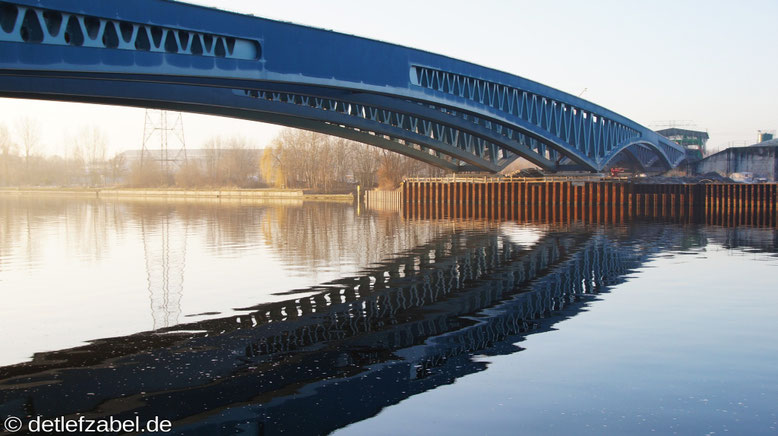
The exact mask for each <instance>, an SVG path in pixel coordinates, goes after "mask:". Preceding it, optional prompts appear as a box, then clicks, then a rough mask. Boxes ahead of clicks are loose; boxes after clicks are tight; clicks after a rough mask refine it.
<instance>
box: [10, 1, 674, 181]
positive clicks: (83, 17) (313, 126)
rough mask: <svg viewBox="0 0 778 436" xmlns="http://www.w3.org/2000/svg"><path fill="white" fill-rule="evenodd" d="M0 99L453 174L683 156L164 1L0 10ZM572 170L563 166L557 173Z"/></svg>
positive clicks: (360, 46) (525, 88)
mask: <svg viewBox="0 0 778 436" xmlns="http://www.w3.org/2000/svg"><path fill="white" fill-rule="evenodd" d="M0 95H3V96H10V97H20V98H43V99H53V100H66V101H85V102H97V103H106V104H117V105H138V106H148V107H167V108H170V109H177V110H190V111H196V112H202V113H209V114H216V115H225V116H235V117H240V118H246V119H252V120H258V121H265V122H271V123H278V124H283V125H287V126H293V127H300V128H306V129H310V130H317V131H321V132H325V133H329V134H334V135H339V136H343V137H347V138H350V139H355V140H358V141H362V142H366V143H369V144H372V145H375V146H378V147H382V148H386V149H390V150H393V151H398V152H401V153H404V154H406V155H408V156H411V157H414V158H417V159H420V160H423V161H425V162H428V163H430V164H433V165H436V166H440V167H443V168H446V169H449V170H452V171H462V170H473V169H475V170H480V171H487V172H497V171H500V170H501V169H503V168H505V166H507V165H508V164H509V163H510V162H512V161H514V160H515V159H517V158H519V157H524V158H526V159H528V160H530V161H531V162H533V163H535V164H537V165H539V166H541V167H543V168H546V169H552V170H553V169H555V168H557V167H558V166H559V163H560V162H562V161H566V162H572V163H573V164H574V165H577V167H578V168H580V169H585V170H591V171H600V170H602V169H603V168H606V167H607V166H608V163H609V162H610V161H611V160H613V159H614V158H615V157H616V156H619V155H620V154H621V153H622V152H625V150H629V153H630V156H631V157H632V158H635V159H637V160H638V161H639V162H640V164H641V166H643V167H650V166H652V165H653V164H655V163H657V162H661V163H662V164H664V165H665V166H667V167H673V166H676V165H678V164H679V163H680V162H681V161H682V160H683V158H684V156H685V155H684V150H683V148H682V147H680V146H678V145H677V144H675V143H673V142H671V141H669V140H667V139H666V138H663V137H661V136H659V135H658V134H656V133H655V132H653V131H651V130H649V129H647V128H645V127H643V126H641V125H639V124H637V123H635V122H633V121H631V120H628V119H626V118H624V117H622V116H620V115H618V114H616V113H613V112H611V111H609V110H607V109H605V108H603V107H600V106H597V105H595V104H593V103H590V102H588V101H586V100H583V99H580V98H578V97H575V96H572V95H570V94H566V93H564V92H561V91H558V90H556V89H553V88H550V87H547V86H545V85H542V84H539V83H537V82H532V81H530V80H527V79H524V78H521V77H517V76H513V75H510V74H506V73H502V72H499V71H495V70H491V69H488V68H484V67H480V66H477V65H473V64H470V63H467V62H462V61H457V60H454V59H450V58H447V57H443V56H439V55H435V54H431V53H427V52H422V51H419V50H414V49H410V48H405V47H399V46H395V45H391V44H386V43H382V42H377V41H372V40H367V39H363V38H359V37H354V36H350V35H343V34H338V33H334V32H328V31H323V30H319V29H313V28H309V27H304V26H298V25H294V24H290V23H281V22H276V21H272V20H267V19H263V18H257V17H252V16H246V15H240V14H234V13H229V12H224V11H219V10H215V9H209V8H204V7H199V6H193V5H188V4H183V3H176V2H169V1H164V0H135V1H133V2H123V1H119V0H79V1H76V0H60V1H53V0H14V1H2V2H0ZM566 166H569V165H566Z"/></svg>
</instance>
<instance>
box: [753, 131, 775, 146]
mask: <svg viewBox="0 0 778 436" xmlns="http://www.w3.org/2000/svg"><path fill="white" fill-rule="evenodd" d="M773 138H775V130H759V133H758V136H757V139H756V143H757V144H759V143H762V142H765V141H769V140H771V139H773Z"/></svg>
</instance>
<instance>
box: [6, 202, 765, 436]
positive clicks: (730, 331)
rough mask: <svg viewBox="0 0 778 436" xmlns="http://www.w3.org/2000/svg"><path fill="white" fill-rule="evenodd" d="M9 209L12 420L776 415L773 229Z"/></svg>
mask: <svg viewBox="0 0 778 436" xmlns="http://www.w3.org/2000/svg"><path fill="white" fill-rule="evenodd" d="M0 213H1V214H2V215H3V218H4V219H3V220H2V222H0V226H1V227H0V236H1V237H2V239H0V290H1V292H2V295H3V300H4V304H3V305H2V306H0V327H2V332H3V334H4V335H3V336H4V338H5V339H4V344H3V348H2V351H0V365H5V366H2V367H0V415H3V414H16V415H19V416H22V415H38V414H40V415H44V416H51V417H54V416H60V415H67V414H71V413H86V414H87V415H89V416H93V417H99V416H108V415H110V416H115V417H129V416H134V414H139V415H141V416H143V417H153V416H155V415H158V416H161V417H165V418H168V419H171V420H174V421H176V422H177V423H178V425H177V427H176V428H177V429H178V431H179V432H180V433H184V434H233V433H235V432H240V431H245V432H249V434H276V433H281V432H291V433H293V434H320V433H327V432H330V431H334V430H337V429H339V428H341V429H342V430H341V431H343V432H345V433H349V432H350V433H354V434H362V433H385V434H398V433H417V434H419V433H424V434H429V433H442V432H445V433H459V434H469V433H506V432H511V433H513V432H515V431H519V430H520V431H524V432H527V433H529V434H537V433H559V434H570V433H591V434H599V433H602V432H608V429H610V432H614V433H625V432H626V433H631V434H638V433H644V432H645V433H649V432H653V431H659V432H663V433H671V432H681V433H688V432H700V433H706V432H711V431H716V432H723V431H726V430H729V431H738V430H740V432H748V433H751V434H758V433H765V434H766V433H771V432H775V428H776V424H775V423H776V408H775V404H776V401H777V400H778V392H776V390H777V388H776V384H775V380H778V370H776V366H775V365H773V363H774V362H775V361H776V358H777V357H778V347H777V346H776V345H773V344H774V343H775V342H776V341H774V340H773V336H774V334H775V333H777V332H778V322H776V321H775V319H776V318H775V316H774V313H775V309H776V308H778V304H776V303H778V298H777V297H776V295H775V293H774V290H775V279H774V277H775V273H776V271H778V269H776V267H778V261H777V260H776V255H775V253H776V250H775V246H776V232H775V231H774V230H772V229H752V228H739V229H738V228H735V229H726V228H721V227H703V226H676V225H668V224H651V223H633V224H627V225H621V226H611V227H607V226H591V225H582V224H575V223H573V224H564V225H559V224H557V225H552V224H528V223H515V222H514V223H511V222H502V223H496V222H485V221H465V222H454V221H447V220H404V219H402V218H401V216H400V215H399V214H396V213H373V212H358V211H357V210H356V209H355V208H354V207H352V206H351V205H343V204H328V203H301V202H299V203H295V202H285V203H283V204H266V203H264V204H263V203H237V202H236V203H232V202H218V201H208V200H197V201H191V200H190V201H186V200H181V201H168V202H165V201H139V200H138V201H135V200H116V201H102V200H96V199H72V198H70V199H66V198H45V197H0ZM605 294H608V295H607V296H605ZM537 333H542V334H537ZM101 338H106V339H101ZM523 349H527V351H525V352H522V353H517V351H521V350H523ZM487 356H488V357H487ZM452 383H453V384H452ZM63 398H68V401H67V402H63V401H61V399H63ZM217 410H218V411H219V413H218V414H215V413H213V411H217ZM360 421H361V422H360ZM346 426H347V427H346ZM609 426H610V427H609ZM343 427H346V428H343Z"/></svg>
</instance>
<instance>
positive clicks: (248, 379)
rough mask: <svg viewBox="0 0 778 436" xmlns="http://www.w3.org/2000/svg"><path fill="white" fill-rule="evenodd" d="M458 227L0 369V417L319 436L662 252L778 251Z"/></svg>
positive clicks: (626, 231) (731, 234)
mask: <svg viewBox="0 0 778 436" xmlns="http://www.w3.org/2000/svg"><path fill="white" fill-rule="evenodd" d="M451 223H452V225H451V230H450V232H448V233H445V234H440V235H438V236H436V237H435V238H433V239H431V240H430V241H429V242H426V243H424V244H422V245H420V246H418V247H417V248H415V249H413V250H410V251H406V252H403V253H400V254H397V255H395V256H392V257H391V258H389V259H387V260H385V261H384V262H381V263H378V264H376V265H374V266H373V267H371V268H370V269H368V270H366V271H364V272H363V273H361V274H358V275H355V276H353V277H347V278H343V279H339V280H336V281H332V282H328V283H324V284H322V285H319V286H316V287H313V288H310V289H303V290H297V291H291V292H289V293H288V294H289V295H288V299H286V300H283V301H280V302H276V303H268V304H259V305H257V306H254V307H248V308H243V309H241V310H240V314H239V315H233V316H228V317H222V318H218V319H211V320H204V321H198V322H193V323H189V324H179V325H177V326H174V327H168V328H163V329H159V330H156V331H151V332H143V333H138V334H134V335H129V336H124V337H116V338H106V339H100V340H96V341H92V342H91V343H89V344H88V345H85V346H82V347H77V348H72V349H67V350H60V351H53V352H45V353H38V354H36V355H35V356H34V359H33V360H32V361H30V362H25V363H21V364H16V365H11V366H5V367H2V368H0V414H5V415H14V416H37V415H42V416H44V417H52V418H53V417H58V416H71V417H73V416H76V414H82V415H84V416H86V417H87V418H101V417H106V418H107V417H109V416H112V417H114V418H117V419H131V418H133V417H135V416H136V415H138V416H140V417H141V418H142V419H148V418H151V417H154V416H159V417H160V418H163V419H170V420H172V421H174V432H173V434H207V435H213V434H234V433H236V432H246V433H248V434H279V433H291V434H323V433H328V432H331V431H333V430H336V429H338V428H341V427H343V426H346V425H348V424H350V423H353V422H357V421H360V420H363V419H366V418H369V417H371V416H374V415H376V414H377V413H378V412H379V411H381V410H382V409H383V408H384V407H386V406H389V405H392V404H396V403H398V402H400V401H402V400H403V399H406V398H408V397H410V396H413V395H415V394H418V393H421V392H424V391H427V390H430V389H433V388H435V387H438V386H441V385H445V384H450V383H454V382H455V381H456V380H457V379H458V378H460V377H463V376H465V375H467V374H471V373H474V372H478V371H483V370H486V369H487V367H488V363H486V362H483V361H481V360H476V359H474V358H473V356H474V355H502V354H510V353H515V352H517V351H520V350H521V347H520V342H521V341H522V338H523V337H524V336H526V335H529V334H533V333H538V332H544V331H548V330H551V329H554V328H555V325H556V324H557V323H559V322H560V321H563V320H565V319H567V318H569V317H572V316H575V315H576V314H578V313H580V312H582V311H584V310H586V308H587V306H588V305H590V304H592V302H593V301H595V300H596V299H597V298H598V297H597V296H598V294H602V293H605V292H608V290H609V289H610V288H611V287H612V286H614V285H616V284H619V283H621V282H624V281H625V280H627V279H628V278H629V275H630V274H631V273H632V272H634V271H635V270H636V269H637V268H639V267H640V266H641V265H642V264H643V263H645V262H646V261H647V260H648V259H650V258H651V257H652V256H653V255H655V254H658V253H660V252H662V251H665V250H676V249H690V248H694V247H700V248H701V247H704V246H705V245H706V244H707V243H708V241H709V240H713V241H714V242H716V243H718V244H720V245H724V246H728V247H733V248H734V247H739V246H751V247H752V248H753V249H754V250H759V251H766V252H775V242H776V241H775V234H774V232H772V231H771V230H768V229H758V228H754V229H727V228H706V227H699V226H695V225H688V226H680V225H668V224H663V223H646V222H642V223H633V224H629V225H620V226H597V225H591V224H587V223H580V222H567V223H556V224H548V225H547V226H546V227H544V229H545V232H543V233H542V234H541V235H540V236H539V238H538V239H536V240H533V241H531V242H526V241H525V242H522V241H518V240H516V238H514V237H512V236H511V233H510V231H504V230H500V228H499V226H495V227H490V226H482V227H478V226H472V225H460V223H458V222H456V221H452V222H451ZM753 232H757V233H758V234H752V233H753ZM759 232H762V233H764V232H769V233H770V234H771V235H772V236H771V237H766V236H769V235H766V234H762V233H759ZM117 309H118V308H117ZM118 310H120V309H118Z"/></svg>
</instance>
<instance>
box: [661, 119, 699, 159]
mask: <svg viewBox="0 0 778 436" xmlns="http://www.w3.org/2000/svg"><path fill="white" fill-rule="evenodd" d="M656 133H659V134H660V135H662V136H664V137H665V138H667V139H669V140H671V141H673V142H675V143H676V144H678V145H681V146H683V148H685V149H686V160H687V161H689V162H696V161H699V160H700V159H702V158H704V157H705V156H706V155H707V152H706V150H705V144H706V143H707V142H708V139H709V136H708V132H700V131H697V130H687V129H679V128H677V127H671V128H669V129H662V130H657V131H656Z"/></svg>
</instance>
